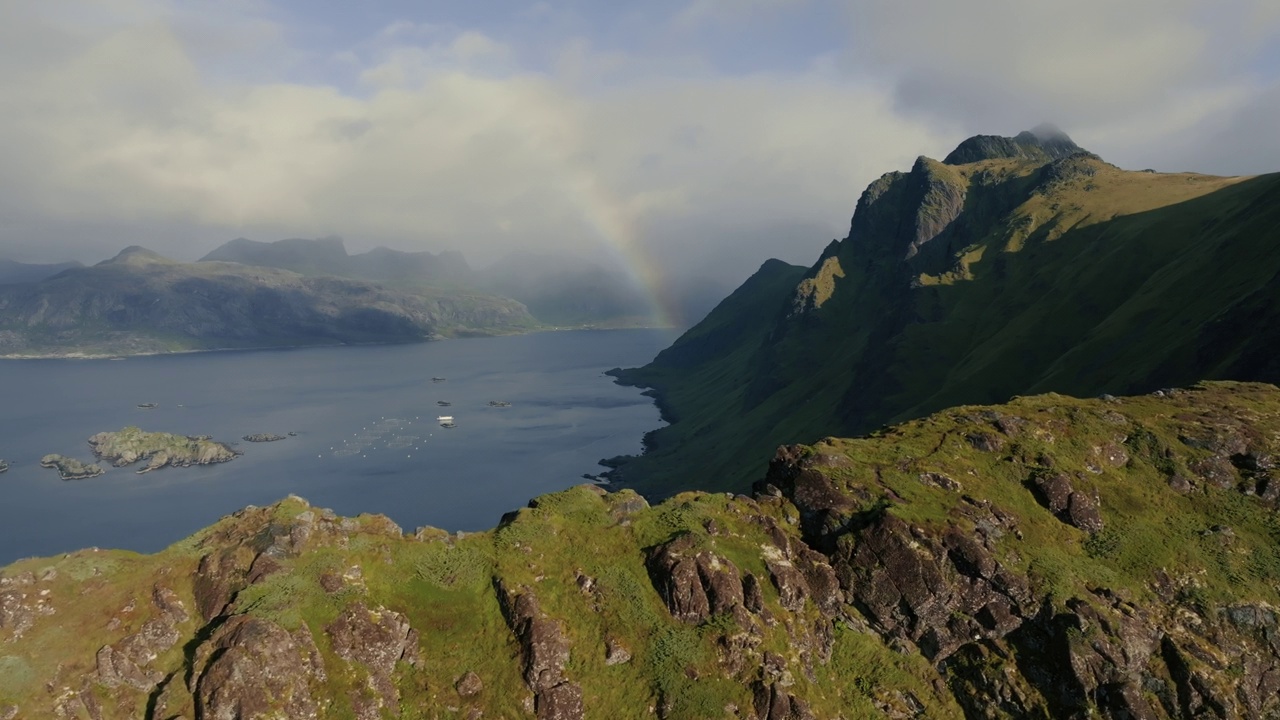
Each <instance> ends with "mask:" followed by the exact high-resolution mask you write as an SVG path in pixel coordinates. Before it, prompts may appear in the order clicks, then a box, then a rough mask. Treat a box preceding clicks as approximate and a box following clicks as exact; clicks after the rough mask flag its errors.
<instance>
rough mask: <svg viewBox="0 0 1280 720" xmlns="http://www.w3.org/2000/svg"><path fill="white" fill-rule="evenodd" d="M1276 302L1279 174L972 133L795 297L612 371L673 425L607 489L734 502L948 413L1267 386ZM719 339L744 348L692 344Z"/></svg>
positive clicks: (867, 212)
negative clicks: (819, 452) (836, 444)
mask: <svg viewBox="0 0 1280 720" xmlns="http://www.w3.org/2000/svg"><path fill="white" fill-rule="evenodd" d="M762 273H765V274H766V275H768V276H769V277H774V276H775V273H774V272H773V271H772V270H762ZM767 280H768V277H765V278H762V277H760V276H757V277H756V278H753V279H752V280H750V281H748V284H747V285H745V286H744V290H746V289H747V288H748V287H749V286H751V285H752V284H759V283H762V282H765V281H767ZM742 292H743V291H741V290H740V291H739V293H742ZM1278 298H1280V175H1265V176H1260V177H1252V178H1221V177H1211V176H1205V175H1196V174H1189V173H1186V174H1159V173H1152V172H1128V171H1124V170H1121V169H1119V168H1116V167H1114V166H1112V165H1109V164H1107V163H1106V162H1104V161H1103V160H1102V159H1100V158H1098V157H1097V156H1095V155H1092V154H1090V153H1088V152H1085V151H1084V150H1082V149H1080V148H1078V147H1077V146H1075V144H1074V143H1072V142H1071V141H1070V139H1069V138H1067V137H1066V136H1065V135H1063V134H1062V133H1061V132H1060V131H1056V130H1054V129H1052V128H1037V130H1036V131H1032V132H1028V133H1022V134H1021V135H1018V136H1017V137H1015V138H998V137H993V136H978V137H976V138H971V139H969V140H966V141H965V142H964V143H962V144H961V145H960V146H959V147H958V148H957V149H956V151H954V152H953V153H951V155H949V156H948V158H947V162H937V161H935V160H931V159H929V158H925V157H921V158H919V159H918V160H917V161H916V163H915V164H914V166H913V167H912V168H911V170H910V171H909V172H893V173H889V174H887V175H884V176H883V177H881V178H880V179H879V180H877V181H875V182H874V183H872V184H871V185H870V186H869V187H868V188H867V189H866V191H865V192H864V193H863V194H862V197H861V198H860V199H859V201H858V204H857V209H856V211H855V212H854V215H853V220H852V223H851V227H850V231H849V235H848V237H847V238H846V239H844V240H842V241H839V242H834V243H832V244H831V245H830V246H829V247H828V248H827V249H826V251H825V252H824V253H823V254H822V256H821V257H820V258H819V259H818V262H817V263H816V264H815V265H814V266H813V267H811V268H810V269H809V271H808V272H807V274H805V276H804V277H803V278H799V279H796V280H795V281H794V282H792V283H791V287H790V288H789V290H788V291H786V292H783V291H781V290H779V289H778V288H776V287H772V286H771V287H770V289H769V290H768V292H767V293H766V294H763V295H760V296H759V297H756V298H754V300H753V301H752V302H751V303H750V304H749V307H748V304H747V303H745V302H744V301H743V300H741V299H740V300H738V301H735V302H732V303H728V302H727V303H725V304H722V305H721V306H720V307H718V308H717V309H716V310H715V311H713V312H712V313H711V315H710V316H709V317H708V318H707V319H706V320H705V321H703V323H701V324H700V325H698V326H696V327H694V328H693V329H691V330H690V331H689V332H688V334H687V335H686V336H685V337H683V338H681V339H679V340H678V341H677V342H676V343H675V344H674V345H673V346H672V347H671V348H670V349H668V350H666V351H664V352H663V353H662V354H660V355H659V356H658V357H657V358H656V359H655V360H654V362H653V363H651V364H650V365H648V366H646V367H644V368H640V369H636V370H627V371H619V372H617V373H616V374H617V375H618V376H619V377H620V379H621V381H622V382H625V383H631V384H636V385H640V386H645V387H650V388H653V389H654V391H655V392H656V394H657V396H658V397H659V400H660V405H661V407H662V408H663V410H664V412H665V413H666V415H667V418H668V420H670V421H671V425H670V426H669V427H666V428H663V429H661V430H658V431H656V432H654V433H651V434H650V436H649V437H648V439H647V448H648V452H647V453H646V455H645V456H643V457H640V458H637V459H635V460H634V461H631V462H627V463H626V464H624V465H623V466H622V467H621V468H620V469H619V470H618V471H616V473H615V477H616V478H618V479H621V480H622V481H624V482H625V483H627V484H629V485H630V486H634V487H636V488H637V489H640V490H641V491H642V492H645V493H652V494H655V495H658V496H661V495H664V494H668V493H671V492H675V491H679V490H681V489H686V488H690V487H702V488H710V489H734V490H737V489H741V488H744V487H746V486H747V484H748V483H749V482H750V481H751V480H752V479H753V478H754V476H755V475H754V474H755V473H756V472H757V470H756V469H757V468H758V467H760V465H761V464H762V463H764V462H765V461H766V460H767V458H768V454H769V452H770V450H769V448H772V447H774V446H776V445H779V444H784V443H791V442H811V441H813V440H814V439H816V438H819V437H822V436H824V435H833V434H834V435H845V434H858V433H862V432H867V431H870V430H872V429H874V428H876V427H879V426H881V425H884V424H885V423H889V422H894V421H900V420H903V419H908V418H913V417H920V416H922V415H924V414H926V413H928V412H932V411H935V410H938V409H940V408H944V407H948V406H952V405H956V404H961V403H977V402H999V401H1002V400H1005V399H1007V398H1009V397H1011V396H1013V395H1017V394H1028V393H1036V392H1047V391H1056V392H1065V393H1070V394H1075V395H1081V396H1091V395H1097V394H1099V393H1104V392H1110V393H1129V392H1145V391H1149V390H1152V389H1155V388H1158V387H1162V386H1166V385H1179V384H1187V383H1191V382H1195V381H1197V380H1199V379H1202V378H1222V379H1243V380H1264V381H1269V382H1274V381H1276V380H1280V360H1277V357H1276V355H1275V352H1274V349H1275V348H1276V347H1277V346H1280V338H1278V337H1277V334H1276V333H1277V330H1276V328H1277V327H1280V323H1277V320H1278V319H1280V318H1277V312H1278V311H1280V304H1277V302H1276V300H1277V299H1278ZM717 327H735V328H739V330H738V331H737V332H736V334H735V335H734V336H733V337H726V338H724V339H721V340H717V341H715V342H705V341H701V340H700V338H703V337H704V336H706V335H708V334H709V333H710V332H711V331H713V330H714V328H717Z"/></svg>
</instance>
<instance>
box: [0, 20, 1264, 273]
mask: <svg viewBox="0 0 1280 720" xmlns="http://www.w3.org/2000/svg"><path fill="white" fill-rule="evenodd" d="M1045 121H1048V122H1052V123H1054V124H1056V125H1058V126H1060V127H1061V128H1063V129H1064V130H1066V131H1067V132H1068V133H1069V134H1070V135H1071V136H1072V137H1073V138H1074V139H1075V140H1076V141H1077V142H1078V143H1079V144H1081V145H1082V146H1084V147H1086V148H1088V149H1090V150H1092V151H1094V152H1097V153H1099V154H1100V155H1102V157H1103V158H1105V159H1107V160H1108V161H1110V162H1113V163H1115V164H1117V165H1120V166H1121V167H1127V168H1133V169H1143V168H1154V169H1157V170H1165V171H1182V170H1197V171H1202V172H1209V173H1216V174H1256V173H1263V172H1271V171H1277V170H1280V133H1277V131H1276V128H1277V127H1280V2H1275V0H1217V1H1214V2H1209V1H1205V0H1076V1H1075V2H1070V3H1068V2H1061V1H1060V0H1059V1H1053V2H1049V1H1047V0H969V1H967V2H963V3H961V2H956V1H955V0H645V1H642V2H611V3H601V2H587V1H586V0H567V1H560V0H541V1H536V2H529V1H527V0H517V1H515V2H505V1H499V0H469V1H468V2H444V1H440V0H425V1H418V2H410V1H409V0H363V1H362V2H352V1H350V0H342V1H339V0H220V2H217V3H211V2H206V1H204V0H200V1H196V0H12V1H9V2H0V257H7V258H10V259H17V260H24V261H28V262H48V261H61V260H67V259H75V260H80V261H82V262H95V261H98V260H101V259H103V258H106V257H110V256H111V255H113V254H114V253H115V252H116V251H118V250H119V249H120V248H122V247H124V246H126V245H131V244H141V245H144V246H147V247H150V248H152V249H154V250H157V251H159V252H161V253H164V254H166V255H169V256H171V257H175V258H178V259H183V260H194V259H196V258H198V257H200V256H202V255H204V254H205V253H206V252H208V251H209V250H211V249H212V248H214V247H216V246H217V245H219V244H221V243H222V242H225V241H227V240H230V239H232V238H235V237H241V236H243V237H249V238H252V239H255V240H277V239H281V238H286V237H319V236H329V235H338V236H341V237H343V238H344V239H345V240H346V243H347V246H348V248H349V249H350V250H352V251H353V252H354V251H360V250H365V249H368V248H370V247H373V246H376V245H386V246H389V247H393V248H398V249H403V250H431V251H441V250H460V251H462V252H463V253H464V255H466V256H467V258H468V259H469V260H470V261H471V262H472V264H473V265H483V264H485V263H486V262H490V261H493V260H495V259H497V258H498V257H500V256H502V255H503V254H505V253H508V252H511V251H516V250H520V251H535V252H557V253H572V254H574V255H576V256H580V257H589V258H604V259H608V260H611V261H613V262H616V263H619V264H623V265H625V266H628V267H629V268H631V269H632V271H633V273H634V274H635V275H636V276H637V278H638V279H639V280H641V281H643V282H646V283H651V284H655V285H654V287H653V288H651V289H654V290H655V291H658V292H660V291H661V288H660V287H658V285H660V284H661V283H662V282H664V281H673V280H672V279H676V278H683V279H684V280H685V281H691V280H692V279H697V278H708V279H710V280H712V281H715V282H720V283H726V284H727V286H728V287H732V286H733V285H735V284H737V282H740V281H741V279H743V278H745V276H746V274H748V273H749V272H751V270H753V269H754V268H755V267H756V266H758V265H759V264H760V263H761V262H762V261H764V260H765V259H767V258H769V257H779V258H781V259H783V260H787V261H790V262H796V263H801V264H806V265H807V264H810V263H811V262H813V261H814V260H816V257H817V254H818V253H819V252H820V251H821V249H822V247H823V246H824V245H826V243H828V242H829V241H830V240H831V239H833V238H843V237H844V236H845V234H846V233H847V231H848V223H849V216H850V215H851V213H852V211H853V208H854V205H855V204H856V202H857V198H858V196H859V194H860V193H861V191H862V190H863V188H864V187H865V186H866V185H867V184H868V183H869V182H870V181H872V180H874V179H875V178H876V177H878V176H879V175H881V174H883V173H885V172H889V171H892V170H899V169H901V170H905V169H907V168H909V167H910V165H911V163H912V161H913V160H914V158H915V157H916V156H918V155H922V154H923V155H928V156H930V157H935V158H940V157H942V156H944V155H945V154H946V153H947V152H948V151H949V150H950V149H951V148H953V147H954V146H955V145H956V144H957V143H959V142H960V141H961V140H962V139H964V138H965V137H967V136H969V135H973V134H978V133H985V134H1002V135H1012V134H1016V133H1017V132H1018V131H1020V130H1023V129H1026V128H1029V127H1032V126H1034V125H1037V124H1039V123H1041V122H1045Z"/></svg>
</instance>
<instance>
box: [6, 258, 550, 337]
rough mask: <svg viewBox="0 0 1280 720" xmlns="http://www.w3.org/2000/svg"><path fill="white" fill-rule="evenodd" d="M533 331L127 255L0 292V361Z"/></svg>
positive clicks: (514, 313) (298, 280) (264, 274)
mask: <svg viewBox="0 0 1280 720" xmlns="http://www.w3.org/2000/svg"><path fill="white" fill-rule="evenodd" d="M533 325H534V321H533V319H532V318H530V317H529V315H528V313H527V311H526V310H525V308H524V306H523V305H520V304H519V303H516V302H514V301H511V300H506V299H502V298H494V297H489V296H484V295H479V294H469V293H444V292H435V293H430V294H429V293H427V292H425V291H424V292H417V293H412V292H404V291H395V290H388V289H386V288H383V287H381V286H379V285H375V284H371V283H367V282H360V281H355V280H342V279H337V278H327V277H304V276H302V275H299V274H297V273H293V272H288V271H284V270H274V269H269V268H258V267H247V266H243V265H238V264H232V263H221V262H204V263H178V262H174V261H172V260H168V259H166V258H163V257H161V256H159V255H157V254H155V253H153V252H151V251H149V250H145V249H143V248H138V247H133V248H127V249H125V250H124V251H122V252H121V253H120V254H119V255H117V256H116V257H114V258H112V259H111V260H107V261H104V262H102V263H99V264H97V265H94V266H92V267H86V268H73V269H70V270H67V271H64V272H62V273H61V274H59V275H56V276H54V277H51V278H47V279H45V280H42V281H40V282H38V283H31V284H26V285H7V286H0V356H9V357H14V356H69V355H131V354H138V353H153V352H173V351H182V350H210V349H217V348H246V347H280V346H294V345H334V344H346V343H370V342H412V341H420V340H425V339H429V338H432V337H440V336H448V335H457V334H476V333H495V332H511V331H514V330H521V329H527V328H529V327H532V326H533Z"/></svg>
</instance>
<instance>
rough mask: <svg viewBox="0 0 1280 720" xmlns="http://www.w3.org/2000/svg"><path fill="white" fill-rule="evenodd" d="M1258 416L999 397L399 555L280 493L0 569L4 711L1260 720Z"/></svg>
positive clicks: (1279, 659)
mask: <svg viewBox="0 0 1280 720" xmlns="http://www.w3.org/2000/svg"><path fill="white" fill-rule="evenodd" d="M1277 438H1280V390H1278V389H1277V388H1275V387H1273V386H1265V385H1251V384H1235V383H1211V384H1206V385H1201V386H1197V387H1195V388H1192V389H1190V390H1176V391H1161V392H1159V393H1157V394H1154V395H1149V396H1143V397H1132V398H1111V397H1108V398H1104V399H1099V400H1077V399H1073V398H1069V397H1065V396H1061V395H1044V396H1037V397H1028V398H1020V399H1018V400H1016V401H1014V402H1012V403H1009V404H1007V405H1004V406H996V407H962V408H956V409H954V410H950V411H947V412H945V413H941V414H938V415H934V416H931V417H928V418H925V419H923V420H919V421H915V422H911V423H907V424H904V425H900V426H896V427H893V428H889V429H886V430H884V431H882V432H879V433H877V434H875V435H873V436H871V437H866V438H861V439H854V440H842V439H835V438H829V439H826V440H824V441H822V442H820V443H816V444H814V445H812V446H791V447H785V448H782V449H781V450H779V451H778V453H777V455H776V457H775V459H774V461H773V462H772V464H771V465H770V466H769V469H768V473H767V476H765V477H764V478H763V479H762V480H760V481H759V482H758V484H757V486H756V493H755V495H754V496H753V497H746V496H743V495H736V496H734V495H725V494H706V493H685V494H682V495H679V496H677V497H674V498H672V499H669V500H667V501H666V502H664V503H662V504H661V505H657V506H654V507H649V505H648V504H647V503H646V502H645V501H644V500H643V499H642V498H640V497H639V496H638V495H636V494H635V493H633V492H631V491H622V492H618V493H605V492H604V491H602V490H601V489H600V488H598V487H594V486H581V487H578V488H573V489H571V490H568V491H565V492H562V493H558V494H555V495H548V496H544V497H540V498H537V499H536V500H534V501H532V502H530V504H529V507H527V508H524V509H521V510H519V511H518V512H513V513H510V514H509V515H508V516H506V517H505V518H503V521H502V523H501V524H500V525H499V527H498V528H496V529H494V530H492V531H489V532H485V533H476V534H468V535H463V534H456V535H451V534H447V533H444V532H442V531H439V530H433V529H430V528H424V529H421V530H418V531H417V532H414V533H405V532H403V531H402V530H401V529H400V528H399V527H397V526H395V524H394V523H391V522H390V521H389V520H387V519H386V518H383V517H381V516H361V517H358V518H340V517H337V516H335V515H333V514H332V513H331V512H328V511H325V510H320V509H317V508H313V507H310V506H309V505H307V504H306V503H305V501H302V500H301V499H298V498H290V499H288V500H285V501H283V502H281V503H279V504H277V505H274V506H271V507H268V508H248V509H246V510H244V511H242V512H240V513H237V514H235V515H233V516H230V517H228V518H225V519H223V520H222V521H221V522H219V523H217V524H216V525H214V526H212V527H210V528H208V529H206V530H204V531H202V532H200V533H198V534H196V535H195V536H193V537H191V538H189V539H187V540H184V541H182V542H180V543H178V544H176V545H174V546H173V547H171V548H169V549H168V550H165V551H164V552H161V553H158V554H156V555H152V556H138V555H135V554H132V553H122V552H112V551H99V550H96V549H95V550H85V551H80V552H76V553H71V554H68V555H65V556H62V557H59V558H49V559H32V560H25V561H21V562H19V563H16V564H14V565H12V566H10V567H8V568H5V569H4V570H3V572H0V717H5V718H17V717H23V718H26V717H65V718H71V717H81V718H86V717H87V718H100V719H103V720H109V719H110V718H139V717H143V718H175V717H185V718H241V719H243V720H249V719H251V718H273V717H290V718H308V717H314V718H322V717H350V718H362V719H364V718H368V719H369V720H374V719H375V718H386V717H404V718H458V717H461V718H481V717H513V718H514V717H529V718H540V719H544V720H548V719H552V718H555V719H559V720H573V719H577V718H603V717H609V718H648V717H661V718H742V719H744V720H745V719H747V718H752V719H754V720H803V719H808V718H813V719H817V718H855V717H898V718H908V717H920V718H948V717H952V718H960V717H967V718H1025V717H1052V718H1074V717H1090V716H1093V717H1105V718H1115V719H1117V720H1119V719H1120V718H1192V717H1219V718H1237V717H1238V718H1268V717H1277V716H1280V624H1278V623H1280V609H1278V608H1280V591H1278V590H1277V588H1278V587H1280V584H1278V583H1280V550H1278V549H1277V548H1278V547H1280V545H1278V544H1277V539H1278V538H1280V524H1278V523H1277V517H1278V516H1277V508H1278V507H1280V481H1278V480H1277V478H1280V475H1278V474H1277V473H1280V461H1277V458H1280V441H1278V440H1277Z"/></svg>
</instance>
